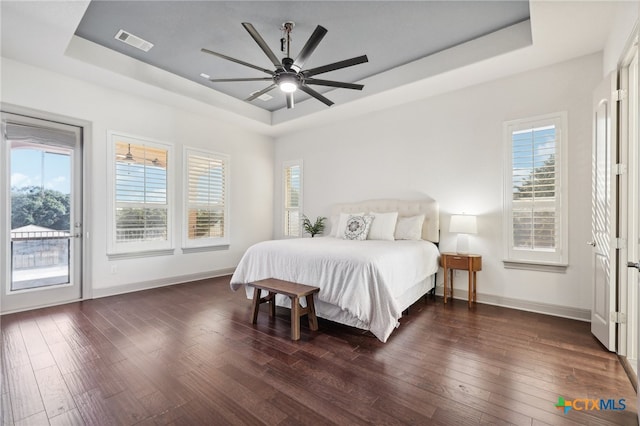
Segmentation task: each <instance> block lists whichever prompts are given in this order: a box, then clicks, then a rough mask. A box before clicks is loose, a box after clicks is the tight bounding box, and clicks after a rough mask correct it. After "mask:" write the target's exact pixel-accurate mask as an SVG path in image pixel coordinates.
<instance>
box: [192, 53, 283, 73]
mask: <svg viewBox="0 0 640 426" xmlns="http://www.w3.org/2000/svg"><path fill="white" fill-rule="evenodd" d="M200 51H201V52H204V53H208V54H210V55H213V56H217V57H219V58H222V59H226V60H227V61H231V62H235V63H236V64H240V65H244V66H245V67H249V68H253V69H255V70H258V71H262V72H264V73H267V74H269V75H274V74H275V73H274V72H273V71H271V70H268V69H266V68H262V67H259V66H256V65H252V64H250V63H248V62H245V61H241V60H240V59H236V58H232V57H231V56H227V55H223V54H222V53H218V52H214V51H213V50H209V49H205V48H202V49H200Z"/></svg>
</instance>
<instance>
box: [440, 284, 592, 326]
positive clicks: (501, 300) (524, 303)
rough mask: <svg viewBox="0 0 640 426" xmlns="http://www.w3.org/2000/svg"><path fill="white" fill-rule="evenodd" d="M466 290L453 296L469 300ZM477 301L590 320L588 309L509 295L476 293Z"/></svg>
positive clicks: (579, 319) (441, 293)
mask: <svg viewBox="0 0 640 426" xmlns="http://www.w3.org/2000/svg"><path fill="white" fill-rule="evenodd" d="M443 292H444V288H443V287H442V286H438V287H437V288H436V294H437V295H438V296H442V295H443ZM468 294H469V293H468V291H467V290H463V289H457V288H456V289H455V291H454V296H455V297H454V298H455V299H461V300H469V298H468ZM476 297H477V301H478V303H485V304H487V305H495V306H502V307H505V308H512V309H519V310H521V311H528V312H536V313H539V314H546V315H553V316H556V317H562V318H569V319H574V320H578V321H586V322H591V311H590V310H589V309H580V308H572V307H569V306H561V305H553V304H550V303H541V302H531V301H529V300H523V299H512V298H510V297H502V296H496V295H493V294H482V293H477V294H476Z"/></svg>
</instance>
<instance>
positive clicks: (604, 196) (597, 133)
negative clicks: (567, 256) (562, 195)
mask: <svg viewBox="0 0 640 426" xmlns="http://www.w3.org/2000/svg"><path fill="white" fill-rule="evenodd" d="M616 88H617V76H616V75H615V73H613V74H612V75H611V76H610V77H609V78H606V79H605V80H604V81H603V82H602V83H600V85H599V86H598V87H597V88H596V91H595V92H594V97H593V120H594V124H593V126H594V127H593V150H592V155H593V160H592V189H591V194H592V195H591V196H592V215H591V228H592V240H591V243H590V244H591V245H592V246H593V262H592V268H593V307H592V309H591V332H592V333H593V334H594V335H595V336H596V337H597V338H598V340H600V342H602V344H603V345H604V346H605V347H606V348H607V349H609V350H610V351H615V350H616V322H615V320H612V317H611V315H612V314H613V313H615V311H616V297H617V296H616V293H617V288H616V285H617V284H616V274H615V271H616V256H615V246H614V244H613V242H614V241H615V240H614V233H615V230H616V217H617V212H616V179H615V176H614V174H613V171H614V165H615V161H616V143H615V135H616V123H617V117H616V105H615V102H613V101H612V95H613V93H614V90H615V89H616Z"/></svg>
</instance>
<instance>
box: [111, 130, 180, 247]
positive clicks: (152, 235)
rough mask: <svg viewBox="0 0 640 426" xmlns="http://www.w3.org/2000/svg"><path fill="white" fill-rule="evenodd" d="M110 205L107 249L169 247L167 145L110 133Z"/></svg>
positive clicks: (169, 152)
mask: <svg viewBox="0 0 640 426" xmlns="http://www.w3.org/2000/svg"><path fill="white" fill-rule="evenodd" d="M111 142H112V155H111V158H112V161H113V166H112V167H113V168H112V172H113V179H112V182H113V185H112V191H113V196H112V200H113V208H112V209H110V210H111V215H112V218H111V219H112V220H111V224H112V238H111V246H110V250H109V252H110V253H133V252H144V251H156V250H166V249H170V248H171V247H172V242H171V217H170V216H171V215H170V208H169V206H170V199H169V198H170V192H169V191H168V188H169V160H170V158H171V146H170V145H167V144H162V143H159V142H152V141H148V140H145V139H140V138H136V137H131V136H125V135H120V134H115V133H111Z"/></svg>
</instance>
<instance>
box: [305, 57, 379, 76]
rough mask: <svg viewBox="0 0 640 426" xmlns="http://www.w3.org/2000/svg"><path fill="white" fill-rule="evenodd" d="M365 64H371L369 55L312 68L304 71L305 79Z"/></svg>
mask: <svg viewBox="0 0 640 426" xmlns="http://www.w3.org/2000/svg"><path fill="white" fill-rule="evenodd" d="M365 62H369V58H367V55H362V56H357V57H355V58H351V59H345V60H344V61H338V62H334V63H332V64H328V65H323V66H321V67H317V68H311V69H309V70H306V71H302V74H303V75H304V76H305V77H311V76H312V75H317V74H322V73H325V72H329V71H335V70H339V69H342V68H347V67H352V66H354V65H358V64H363V63H365Z"/></svg>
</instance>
